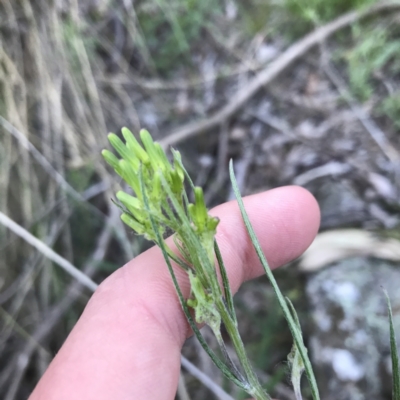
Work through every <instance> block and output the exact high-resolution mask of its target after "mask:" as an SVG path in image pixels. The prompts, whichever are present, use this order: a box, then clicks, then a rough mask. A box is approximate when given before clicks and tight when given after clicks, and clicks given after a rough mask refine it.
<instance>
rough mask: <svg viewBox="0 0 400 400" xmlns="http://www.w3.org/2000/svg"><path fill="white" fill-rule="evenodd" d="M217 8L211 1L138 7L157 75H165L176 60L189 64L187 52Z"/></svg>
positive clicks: (155, 1) (155, 0)
mask: <svg viewBox="0 0 400 400" xmlns="http://www.w3.org/2000/svg"><path fill="white" fill-rule="evenodd" d="M220 8H221V5H220V2H219V1H215V0H201V1H200V0H172V1H166V0H152V1H149V2H147V1H146V2H142V4H141V5H139V6H138V9H137V16H138V21H139V24H140V28H141V31H142V33H143V36H144V38H145V44H146V46H147V48H148V50H149V52H150V54H151V55H152V58H153V60H154V62H155V65H156V67H157V69H158V70H159V71H160V72H162V73H165V72H167V71H168V70H169V69H171V67H173V66H175V65H176V63H177V61H178V60H179V62H180V63H181V62H187V61H188V60H189V57H188V56H189V49H190V48H191V47H192V46H193V45H194V44H195V43H196V42H197V41H198V40H199V39H200V38H201V30H202V28H203V27H204V26H205V25H206V24H207V23H208V21H209V20H210V18H212V17H213V16H215V15H216V14H218V13H219V11H220Z"/></svg>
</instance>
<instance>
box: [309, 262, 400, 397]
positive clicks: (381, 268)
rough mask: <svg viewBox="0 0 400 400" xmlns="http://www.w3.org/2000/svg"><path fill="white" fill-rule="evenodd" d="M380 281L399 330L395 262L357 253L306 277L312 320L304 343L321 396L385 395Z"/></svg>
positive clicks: (386, 355)
mask: <svg viewBox="0 0 400 400" xmlns="http://www.w3.org/2000/svg"><path fill="white" fill-rule="evenodd" d="M382 286H383V287H384V288H385V289H386V290H387V291H388V293H389V296H390V298H391V302H392V308H393V314H394V325H395V329H396V332H397V334H399V333H400V313H399V310H400V290H399V287H400V268H399V266H396V265H394V264H391V263H388V262H384V261H380V260H374V259H366V258H361V257H357V258H350V259H346V260H343V261H341V262H339V263H337V264H335V265H332V266H331V267H328V268H326V269H324V270H322V271H320V272H318V273H315V274H314V275H312V276H310V277H309V279H308V282H307V286H306V292H307V297H308V299H309V301H310V303H311V318H312V321H313V329H312V333H311V336H310V343H309V346H310V351H311V357H312V360H313V364H314V366H315V373H316V376H317V381H318V382H319V387H320V390H321V398H322V399H324V400H357V399H360V400H361V399H374V400H384V399H390V398H391V359H390V343H389V324H388V316H387V309H386V302H385V297H384V294H383V291H382ZM399 339H400V336H399V335H398V338H397V340H398V342H399Z"/></svg>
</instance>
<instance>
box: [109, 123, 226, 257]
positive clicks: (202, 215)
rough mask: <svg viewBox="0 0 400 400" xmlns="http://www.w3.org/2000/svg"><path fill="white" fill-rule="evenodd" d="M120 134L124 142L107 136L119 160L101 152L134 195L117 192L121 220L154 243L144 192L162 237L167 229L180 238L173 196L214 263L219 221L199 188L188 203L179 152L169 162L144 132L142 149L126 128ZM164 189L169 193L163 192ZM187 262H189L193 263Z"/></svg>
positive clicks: (159, 146)
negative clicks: (193, 199) (211, 214)
mask: <svg viewBox="0 0 400 400" xmlns="http://www.w3.org/2000/svg"><path fill="white" fill-rule="evenodd" d="M121 131H122V135H123V137H124V139H125V143H124V142H123V141H122V140H121V139H120V138H119V137H118V136H117V135H115V134H114V133H110V134H109V135H108V139H109V141H110V143H111V145H112V146H113V147H114V149H115V150H116V151H117V153H118V154H119V155H120V156H121V159H118V158H117V157H116V156H115V155H114V154H113V153H112V152H110V151H109V150H103V152H102V155H103V157H104V158H105V160H106V161H107V163H108V164H110V166H111V167H113V168H114V170H115V171H116V172H117V174H118V175H120V176H121V177H122V179H123V180H124V181H125V182H126V183H127V184H128V185H129V186H130V187H131V189H132V190H133V194H134V195H130V194H128V193H125V192H123V191H119V192H118V193H117V199H118V200H119V201H120V203H121V204H122V206H123V210H124V212H123V214H122V215H121V219H122V221H123V222H124V223H125V224H127V225H128V226H129V227H131V228H132V229H133V230H134V231H135V232H136V233H138V234H139V235H144V236H145V237H146V238H147V239H149V240H153V241H156V235H155V232H154V231H153V228H152V225H151V222H150V219H149V215H148V212H147V211H146V207H145V204H144V193H143V190H145V192H146V198H147V200H148V204H149V208H150V212H151V215H152V217H154V219H155V221H157V223H158V224H159V227H160V229H161V234H163V233H164V232H165V229H166V228H167V227H168V228H170V229H172V230H173V231H175V232H177V233H178V236H181V235H180V233H181V225H182V222H183V221H182V216H179V213H177V212H176V210H174V208H173V207H172V206H171V200H172V199H171V198H170V197H171V196H170V194H172V196H173V197H174V199H173V200H175V201H176V202H177V203H178V204H179V206H181V207H182V209H184V210H185V217H186V218H188V220H189V221H190V223H191V227H192V229H193V230H194V231H195V232H196V234H197V235H198V236H199V237H200V240H201V242H202V243H203V245H204V248H205V249H206V251H207V253H208V254H209V257H210V261H212V263H213V262H214V255H213V246H214V236H215V233H216V228H217V225H218V222H219V220H218V219H217V218H215V217H211V216H210V215H209V214H208V212H207V208H206V205H205V202H204V195H203V190H202V189H201V188H200V187H194V188H193V189H194V195H195V204H190V203H189V202H188V201H187V196H186V193H185V187H184V181H185V175H186V174H187V172H186V171H185V169H184V167H183V165H182V159H181V155H180V153H179V151H176V150H172V155H173V161H172V163H171V162H170V161H169V160H168V158H167V156H166V154H165V152H164V150H163V148H162V147H161V145H160V144H159V143H157V142H154V141H153V139H152V137H151V135H150V133H149V132H148V131H147V130H145V129H142V130H141V131H140V140H141V142H142V145H143V146H142V145H141V144H140V143H139V142H138V140H137V139H136V138H135V136H134V135H133V134H132V132H131V131H130V130H129V129H127V128H122V130H121ZM140 173H141V174H142V177H143V183H144V187H142V186H141V182H140ZM166 186H168V188H169V190H167V189H166ZM172 203H173V202H172ZM177 214H178V215H177ZM178 239H179V240H180V241H181V242H182V243H184V242H185V240H184V237H179V238H178ZM187 261H188V262H191V261H192V260H190V259H189V260H187Z"/></svg>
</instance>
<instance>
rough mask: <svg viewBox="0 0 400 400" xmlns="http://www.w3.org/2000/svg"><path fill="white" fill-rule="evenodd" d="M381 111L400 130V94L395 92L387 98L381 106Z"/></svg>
mask: <svg viewBox="0 0 400 400" xmlns="http://www.w3.org/2000/svg"><path fill="white" fill-rule="evenodd" d="M380 110H381V111H382V112H383V114H385V115H387V116H388V117H389V118H390V119H391V120H392V121H393V123H394V124H395V125H396V127H397V128H400V93H399V92H395V93H393V94H392V95H391V96H389V97H386V99H384V100H383V102H382V104H381V108H380Z"/></svg>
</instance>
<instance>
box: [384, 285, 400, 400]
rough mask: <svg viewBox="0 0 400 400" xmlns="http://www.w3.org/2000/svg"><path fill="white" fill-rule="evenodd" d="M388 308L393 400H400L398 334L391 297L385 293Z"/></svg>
mask: <svg viewBox="0 0 400 400" xmlns="http://www.w3.org/2000/svg"><path fill="white" fill-rule="evenodd" d="M384 294H385V297H386V301H387V308H388V314H389V326H390V353H391V356H392V375H393V379H392V380H393V400H400V368H399V355H398V353H397V343H396V333H395V331H394V326H393V314H392V306H391V304H390V299H389V295H388V294H387V292H386V291H384Z"/></svg>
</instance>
